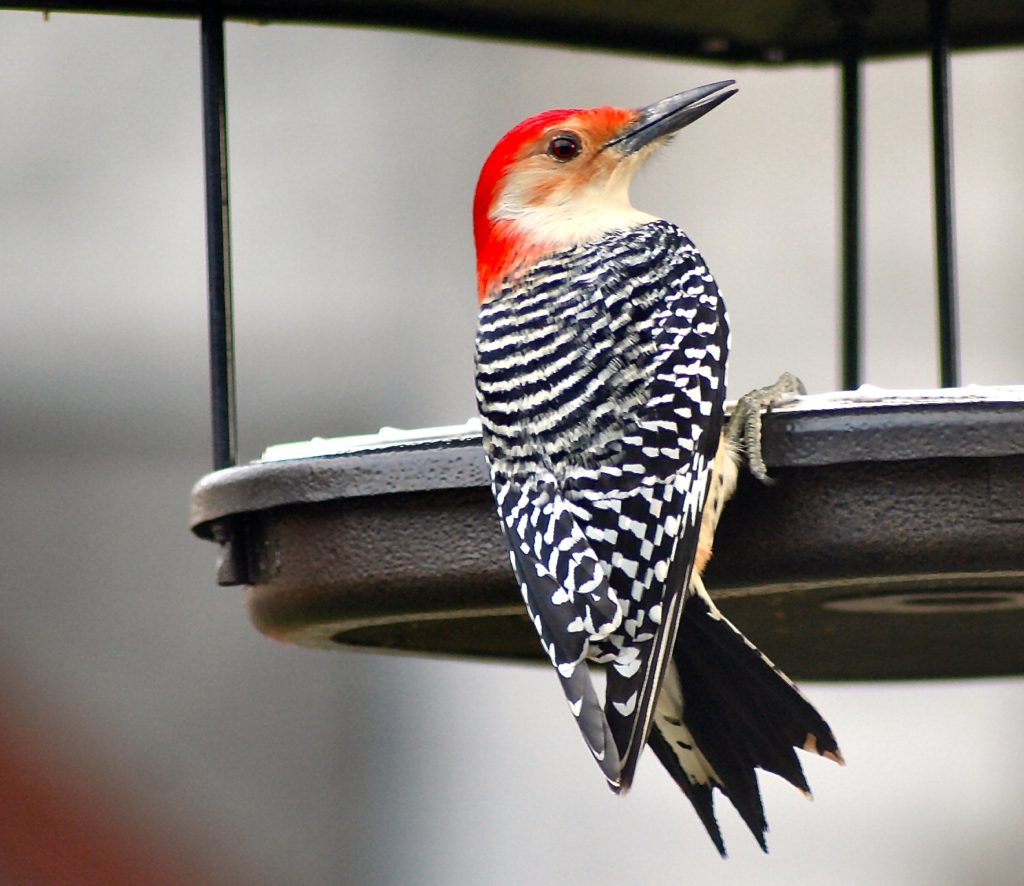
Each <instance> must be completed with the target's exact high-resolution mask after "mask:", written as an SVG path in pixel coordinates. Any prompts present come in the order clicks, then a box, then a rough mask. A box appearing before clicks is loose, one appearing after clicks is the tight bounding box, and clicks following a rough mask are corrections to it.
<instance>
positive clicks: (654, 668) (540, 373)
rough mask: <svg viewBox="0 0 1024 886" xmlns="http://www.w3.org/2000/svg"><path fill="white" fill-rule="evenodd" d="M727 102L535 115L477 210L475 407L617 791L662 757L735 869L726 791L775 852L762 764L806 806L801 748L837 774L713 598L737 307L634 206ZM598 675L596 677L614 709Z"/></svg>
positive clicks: (563, 659) (532, 590) (505, 144)
mask: <svg viewBox="0 0 1024 886" xmlns="http://www.w3.org/2000/svg"><path fill="white" fill-rule="evenodd" d="M731 86H732V81H725V82H722V83H713V84H711V85H709V86H702V87H700V88H698V89H693V90H690V91H688V92H683V93H679V94H678V95H674V96H671V97H670V98H667V99H664V100H663V101H660V102H657V103H655V104H653V105H650V106H649V107H646V108H643V109H641V110H639V111H634V110H625V109H621V108H611V107H601V108H592V109H589V110H578V109H576V110H556V111H548V112H546V113H543V114H539V115H537V116H536V117H531V118H530V119H528V120H526V121H524V122H523V123H520V124H519V125H518V126H516V127H515V128H514V129H512V130H511V131H510V132H509V133H508V134H507V135H505V137H504V138H502V139H501V141H499V142H498V144H497V146H496V147H495V148H494V150H493V152H492V153H491V155H490V157H489V158H488V159H487V161H486V163H485V164H484V167H483V171H482V172H481V174H480V180H479V182H478V184H477V189H476V197H475V201H474V209H473V214H474V230H475V236H476V248H477V274H478V285H479V294H480V300H481V309H480V325H479V331H478V334H477V399H478V404H479V410H480V416H481V421H482V423H483V432H484V448H485V452H486V455H487V459H488V462H489V464H490V468H491V478H492V486H493V492H494V498H495V501H496V504H497V509H498V516H499V522H500V525H501V528H502V531H503V532H504V534H505V538H506V540H507V542H508V546H509V551H510V556H511V561H512V567H513V570H514V572H515V575H516V578H517V579H518V581H519V584H520V587H521V590H522V594H523V597H524V599H525V601H526V606H527V610H528V613H529V617H530V619H531V621H532V622H533V624H534V626H535V627H536V629H537V632H538V634H539V635H540V639H541V643H542V644H543V646H544V649H545V651H546V652H547V654H548V656H549V657H550V659H551V663H552V664H553V665H554V666H555V668H556V669H557V672H558V676H559V679H560V680H561V683H562V688H563V690H564V691H565V695H566V698H567V699H568V702H569V707H570V708H571V710H572V712H573V714H574V715H575V717H576V720H577V723H578V725H579V728H580V730H581V732H582V733H583V737H584V739H585V740H586V742H587V745H588V746H589V748H590V750H591V752H592V753H593V755H594V757H595V758H596V760H597V762H598V764H599V765H600V767H601V769H602V771H603V772H604V775H605V778H607V780H608V783H609V785H610V786H611V787H612V789H613V790H615V791H625V790H626V789H627V788H628V787H629V786H630V784H631V782H632V779H633V774H634V771H635V768H636V764H637V759H638V757H639V755H640V752H641V750H642V749H643V746H644V744H645V743H650V745H651V746H652V748H653V750H654V752H655V754H656V755H657V756H658V758H659V759H660V760H661V761H662V763H663V764H664V765H665V766H666V768H667V769H668V770H669V772H670V773H671V774H672V776H673V778H674V779H675V780H676V782H677V783H678V784H679V786H680V787H681V788H682V790H683V791H684V793H686V795H687V796H688V797H689V799H690V800H691V802H692V803H693V804H694V807H695V808H696V810H697V813H698V815H699V816H700V818H701V820H702V821H703V823H704V825H705V827H706V828H707V830H708V832H709V834H710V835H711V838H712V840H713V841H714V842H715V845H716V846H717V847H718V849H719V851H720V852H723V854H724V848H723V843H722V838H721V834H720V832H719V829H718V825H717V823H716V821H715V816H714V809H713V804H712V792H713V789H714V788H718V789H719V790H721V791H722V792H723V793H724V794H725V795H726V796H727V797H728V798H729V799H730V800H731V801H732V803H733V804H734V805H735V806H736V808H737V810H738V811H739V812H740V814H741V816H742V817H743V819H744V820H745V821H746V823H747V825H748V826H749V827H750V829H751V831H752V832H753V833H754V835H755V837H756V838H757V840H758V842H759V843H760V844H761V846H762V848H763V847H764V845H765V843H764V833H765V830H766V829H767V826H766V824H765V819H764V813H763V810H762V807H761V799H760V794H759V791H758V787H757V780H756V776H755V773H754V769H755V767H759V768H762V769H765V770H768V771H771V772H775V773H777V774H779V775H781V776H783V777H784V778H786V779H788V780H789V781H790V782H792V783H793V784H794V785H796V786H797V787H798V788H800V789H801V790H804V791H807V783H806V781H805V780H804V777H803V773H802V771H801V768H800V764H799V762H798V761H797V758H796V754H795V753H794V751H793V748H794V747H801V748H804V749H806V750H812V751H817V752H818V753H820V754H823V755H825V756H829V757H832V758H833V759H840V758H839V751H838V748H837V746H836V742H835V739H834V738H833V736H832V732H831V730H830V729H829V727H828V725H827V724H826V723H825V721H824V720H822V719H821V717H820V716H819V715H818V713H817V712H816V711H815V710H814V708H813V707H811V705H810V704H809V703H808V702H807V701H805V700H804V698H803V697H802V696H801V695H800V694H799V693H798V692H797V691H796V689H795V688H794V687H793V684H792V683H791V682H790V681H789V680H788V679H786V678H785V677H784V676H783V675H782V674H781V673H780V672H779V671H777V670H776V669H775V668H774V666H773V665H772V664H771V662H769V661H768V660H767V659H766V658H764V656H762V655H761V654H760V653H759V652H758V651H757V650H756V648H755V647H754V646H753V645H752V644H750V643H749V642H748V641H747V640H746V639H745V638H744V637H743V636H742V635H741V634H740V633H739V632H738V631H736V630H735V628H733V627H732V625H730V624H729V622H727V621H726V620H725V619H724V618H723V617H722V616H721V615H720V613H719V612H718V610H717V609H716V608H715V605H714V604H713V603H712V602H711V599H710V597H709V596H708V595H707V593H706V591H705V590H704V587H703V584H702V583H701V579H700V571H701V569H702V568H703V565H704V563H705V562H706V560H707V557H708V556H709V555H710V540H711V536H712V535H713V531H714V526H713V522H714V521H716V520H717V514H718V512H720V507H717V506H716V507H715V508H714V511H715V513H714V514H711V510H712V509H711V508H708V509H707V514H705V510H706V509H705V503H706V500H707V498H708V489H709V486H710V485H711V484H712V479H713V475H716V485H715V489H716V494H717V495H718V497H720V498H723V499H724V497H726V496H727V495H728V493H729V491H730V483H734V477H735V465H734V461H733V457H732V454H731V453H730V452H727V451H726V448H725V444H724V443H723V444H722V445H721V446H720V443H719V438H720V432H721V429H722V423H723V403H724V400H725V365H726V357H727V352H728V346H729V333H728V322H727V318H726V313H725V306H724V304H723V303H722V299H721V297H720V295H719V292H718V287H717V286H716V285H715V281H714V279H713V278H712V276H711V274H710V273H709V272H708V270H707V268H706V266H705V264H704V260H703V259H702V258H701V256H700V253H698V252H697V250H696V248H695V247H694V245H693V243H692V242H690V240H689V239H688V238H687V237H686V235H685V234H684V233H683V232H682V231H681V230H679V228H677V227H676V226H675V225H673V224H670V223H669V222H666V221H662V220H660V219H656V218H654V217H653V216H650V215H647V214H646V213H643V212H640V211H638V210H636V209H634V208H633V206H632V205H631V204H630V201H629V185H630V181H631V179H632V177H633V174H634V173H635V172H636V170H637V168H638V167H639V166H640V165H641V164H642V163H643V161H644V160H645V159H646V158H647V157H648V156H649V155H650V154H651V153H652V152H653V151H654V149H655V148H656V147H657V146H658V145H659V144H661V143H663V142H665V141H666V140H667V139H668V137H669V136H670V135H671V134H672V133H674V132H676V131H678V130H679V129H681V128H682V127H684V126H686V125H687V124H689V123H691V122H693V121H695V120H697V119H698V118H700V117H702V116H703V115H704V114H706V113H707V112H708V111H710V110H712V109H713V108H715V107H716V106H718V105H719V104H721V103H722V102H723V101H725V100H726V99H727V98H729V96H731V95H733V94H734V93H735V91H736V90H735V89H730V88H729V87H731ZM716 455H717V459H716ZM716 467H717V473H716ZM702 515H704V516H705V517H706V520H707V525H705V528H704V533H703V539H702V538H701V536H702V533H701V523H702ZM699 542H702V543H701V544H700V548H701V550H700V552H699V553H698V545H699ZM589 662H594V663H598V664H604V665H606V673H607V680H606V688H605V698H604V700H603V702H602V700H601V699H600V698H599V697H598V693H597V691H596V690H595V688H594V686H593V684H592V682H591V676H590V672H589V668H588V663H589Z"/></svg>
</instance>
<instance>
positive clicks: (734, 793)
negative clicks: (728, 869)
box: [650, 594, 842, 856]
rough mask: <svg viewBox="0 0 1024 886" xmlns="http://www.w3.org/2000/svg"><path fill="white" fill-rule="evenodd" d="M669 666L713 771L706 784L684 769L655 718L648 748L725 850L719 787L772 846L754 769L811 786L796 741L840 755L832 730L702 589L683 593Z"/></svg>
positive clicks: (687, 724) (806, 747) (762, 842)
mask: <svg viewBox="0 0 1024 886" xmlns="http://www.w3.org/2000/svg"><path fill="white" fill-rule="evenodd" d="M672 666H673V667H674V668H675V671H676V674H677V677H678V681H679V689H680V690H681V694H682V699H683V711H682V719H683V723H684V724H685V727H686V729H687V730H688V731H689V733H690V734H691V735H692V737H693V741H694V743H695V745H696V747H697V748H698V749H699V751H700V752H701V753H702V754H703V755H704V758H705V759H706V760H707V762H708V764H709V765H710V767H711V768H712V769H713V770H714V775H715V778H714V779H713V780H712V781H711V782H710V783H709V784H702V783H700V781H699V780H694V779H693V778H692V777H691V775H692V773H691V774H688V773H687V772H686V770H685V768H684V766H683V764H682V762H681V760H680V758H679V757H678V755H677V754H676V753H675V751H674V750H673V748H672V746H671V742H670V740H669V739H668V738H667V737H666V736H665V735H664V734H663V733H662V730H661V729H659V728H658V719H656V721H655V727H656V728H655V729H654V730H653V731H652V734H651V738H650V745H651V748H652V749H653V750H654V753H655V754H656V755H657V757H658V759H659V760H661V762H662V764H663V765H664V766H665V767H666V768H667V769H668V771H669V773H670V774H671V775H672V777H673V778H674V779H675V781H676V783H677V784H679V786H680V788H682V790H683V792H684V793H685V794H686V795H687V797H688V798H689V799H690V802H691V803H693V806H694V808H695V809H696V811H697V815H698V816H699V817H700V819H701V821H702V822H703V823H704V826H705V827H706V828H707V830H708V833H709V835H710V836H711V839H712V841H713V842H714V844H715V846H716V847H717V848H718V850H719V852H720V853H722V855H723V856H724V855H725V850H724V845H723V841H722V837H721V833H720V831H719V828H718V824H717V822H716V820H715V815H714V808H713V788H715V787H717V788H719V789H720V790H721V791H722V793H723V794H724V795H725V796H726V797H728V799H729V801H730V802H731V803H732V804H733V806H735V807H736V810H737V812H739V814H740V817H741V818H742V819H743V821H744V822H745V823H746V824H747V827H749V828H750V831H751V833H752V834H753V835H754V837H755V838H756V839H757V841H758V843H759V845H760V846H761V848H762V849H764V850H765V851H767V846H766V842H765V833H766V831H767V830H768V825H767V822H766V820H765V815H764V808H763V806H762V803H761V794H760V791H759V789H758V785H757V776H756V773H755V769H763V770H765V771H767V772H773V773H775V774H776V775H779V776H781V777H782V778H784V779H786V781H788V782H789V783H790V784H792V785H794V786H795V787H796V788H798V789H799V790H801V791H803V792H805V793H808V794H809V792H810V791H809V787H808V785H807V780H806V778H805V777H804V774H803V770H802V768H801V766H800V761H799V760H798V759H797V755H796V753H795V752H794V750H793V749H794V748H802V749H804V750H809V751H815V752H817V753H819V754H822V755H824V756H827V757H829V758H831V759H834V760H836V761H837V762H842V756H841V754H840V753H839V748H838V745H837V744H836V740H835V737H834V736H833V734H832V730H831V729H830V728H829V726H828V724H827V723H826V722H825V721H824V720H823V719H822V717H821V715H820V714H818V712H817V711H816V710H815V709H814V707H813V706H812V705H811V704H810V702H808V701H807V700H806V699H805V698H804V697H803V695H801V694H800V692H799V691H798V690H797V689H796V687H795V686H794V685H793V684H792V682H790V680H789V679H788V678H787V677H786V676H785V675H784V674H782V672H781V671H779V670H778V669H777V668H776V667H775V666H774V665H773V664H772V663H771V662H770V661H768V659H766V658H765V657H764V656H763V655H762V654H761V653H760V652H759V651H758V650H757V649H756V648H755V647H754V646H753V645H752V644H750V643H749V641H747V640H746V639H745V638H744V637H743V635H742V634H740V633H739V631H737V630H736V629H735V628H734V627H733V626H732V625H731V624H730V623H729V621H728V620H726V619H725V618H723V617H722V616H721V615H720V614H719V613H718V611H717V610H716V609H714V607H713V605H711V604H709V601H708V600H707V599H705V598H704V597H703V596H702V595H701V594H693V595H692V596H691V597H690V598H689V599H688V600H687V601H686V605H685V607H684V609H683V616H682V622H681V624H680V628H679V634H678V637H677V640H676V645H675V649H674V656H673V665H672ZM664 724H665V721H662V725H663V726H664ZM684 747H685V745H684Z"/></svg>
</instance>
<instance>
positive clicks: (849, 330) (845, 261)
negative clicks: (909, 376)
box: [842, 22, 862, 390]
mask: <svg viewBox="0 0 1024 886" xmlns="http://www.w3.org/2000/svg"><path fill="white" fill-rule="evenodd" d="M860 68H861V42H860V29H859V27H858V25H857V24H856V22H850V23H849V25H848V27H847V29H846V38H845V41H844V48H843V58H842V93H843V96H842V140H843V148H842V151H843V159H842V179H843V186H842V187H843V193H842V204H843V209H842V237H843V256H842V277H843V290H842V361H843V365H842V379H843V388H844V389H845V390H853V389H854V388H856V387H858V386H859V385H860V383H861V373H862V366H861V348H860V341H861V325H862V309H861V279H860V266H861V219H860V170H861V159H860V143H861V135H860V128H861V127H860V121H861V101H860Z"/></svg>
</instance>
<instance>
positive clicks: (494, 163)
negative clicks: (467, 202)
mask: <svg viewBox="0 0 1024 886" xmlns="http://www.w3.org/2000/svg"><path fill="white" fill-rule="evenodd" d="M733 82H734V81H732V80H724V81H722V82H720V83H712V84H710V85H708V86H700V87H698V88H697V89H691V90H688V91H687V92H680V93H678V94H677V95H673V96H670V97H669V98H666V99H662V100H661V101H659V102H655V103H654V104H652V105H648V106H647V107H645V108H640V109H639V110H628V109H626V108H612V107H600V108H587V109H582V110H581V109H578V108H574V109H562V110H555V111H545V112H544V113H543V114H537V115H536V116H535V117H530V118H529V119H528V120H524V121H523V122H522V123H520V124H519V125H518V126H516V127H514V128H513V129H511V130H510V131H509V132H508V133H506V135H505V136H504V137H503V138H502V139H501V141H499V142H498V144H497V145H496V146H495V148H494V150H493V151H491V154H490V156H489V157H488V158H487V161H486V162H485V163H484V167H483V169H482V170H481V172H480V179H479V181H478V182H477V186H476V196H475V198H474V201H473V230H474V235H475V238H476V254H477V284H478V287H479V294H480V300H481V301H483V300H484V299H485V298H487V296H488V295H489V294H490V293H491V292H492V291H493V290H494V289H495V288H496V287H497V286H499V285H500V284H501V282H502V281H503V280H504V279H506V278H507V277H508V276H510V275H511V274H513V273H514V272H515V271H516V270H517V269H518V268H523V267H528V266H529V265H531V264H533V263H534V262H536V261H537V260H538V259H540V258H543V257H544V256H545V255H549V254H551V253H554V252H558V251H559V250H562V249H567V248H569V247H571V246H574V245H577V244H579V243H587V242H589V241H591V240H595V239H597V238H598V237H600V236H601V235H602V234H605V233H607V232H608V231H612V230H620V229H625V228H630V227H633V226H635V225H637V224H641V223H643V222H645V221H650V220H651V219H652V217H651V216H649V215H646V214H645V213H642V212H640V211H638V210H636V209H634V208H633V206H632V205H631V204H630V202H629V184H630V181H631V180H632V178H633V174H634V173H635V172H636V170H637V169H638V168H639V167H640V165H641V164H642V163H643V161H644V160H645V159H646V158H647V157H648V156H650V154H651V153H652V152H653V151H654V150H655V148H656V146H658V145H660V144H663V143H664V142H665V141H667V140H668V138H669V137H670V136H671V135H672V134H673V133H675V132H678V131H679V130H680V129H682V128H683V127H684V126H686V125H687V124H689V123H692V122H693V121H694V120H698V119H699V118H701V117H703V116H704V115H705V114H706V113H707V112H708V111H710V110H712V109H713V108H715V107H717V106H718V105H720V104H721V103H722V102H723V101H725V100H726V99H727V98H729V96H731V95H733V94H734V93H735V92H736V90H735V89H729V88H727V87H731V86H732V85H733ZM723 90H724V91H723Z"/></svg>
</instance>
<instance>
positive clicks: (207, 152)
mask: <svg viewBox="0 0 1024 886" xmlns="http://www.w3.org/2000/svg"><path fill="white" fill-rule="evenodd" d="M200 39H201V44H202V89H203V143H204V161H205V168H206V255H207V269H208V281H209V282H208V286H209V323H210V405H211V411H212V419H213V467H214V470H220V469H221V468H227V467H231V466H233V465H234V464H235V463H236V462H237V460H238V450H237V417H236V408H235V358H234V341H233V338H234V330H233V318H232V312H231V224H230V214H229V211H228V209H229V205H228V134H227V101H226V90H225V85H224V84H225V78H224V13H223V10H222V8H221V4H220V0H205V2H204V3H203V11H202V21H201V25H200Z"/></svg>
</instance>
